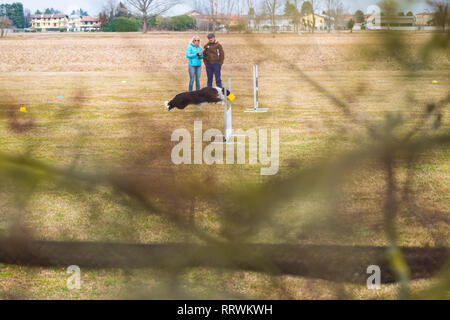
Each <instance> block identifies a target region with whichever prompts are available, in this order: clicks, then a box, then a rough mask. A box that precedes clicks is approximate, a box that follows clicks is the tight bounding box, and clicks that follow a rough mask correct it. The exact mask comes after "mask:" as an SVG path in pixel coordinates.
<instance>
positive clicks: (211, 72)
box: [205, 63, 222, 88]
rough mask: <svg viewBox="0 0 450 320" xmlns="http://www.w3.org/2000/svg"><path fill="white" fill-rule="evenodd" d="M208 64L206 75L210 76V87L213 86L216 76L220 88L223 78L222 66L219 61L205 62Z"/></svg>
mask: <svg viewBox="0 0 450 320" xmlns="http://www.w3.org/2000/svg"><path fill="white" fill-rule="evenodd" d="M205 66H206V75H207V76H208V87H212V84H213V77H214V76H215V77H216V86H217V87H218V88H222V79H221V75H220V74H221V71H222V66H221V65H220V64H218V63H216V64H205Z"/></svg>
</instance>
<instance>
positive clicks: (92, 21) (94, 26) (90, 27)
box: [80, 16, 100, 32]
mask: <svg viewBox="0 0 450 320" xmlns="http://www.w3.org/2000/svg"><path fill="white" fill-rule="evenodd" d="M80 28H81V31H84V32H87V31H99V30H100V19H99V17H91V16H85V17H81V27H80Z"/></svg>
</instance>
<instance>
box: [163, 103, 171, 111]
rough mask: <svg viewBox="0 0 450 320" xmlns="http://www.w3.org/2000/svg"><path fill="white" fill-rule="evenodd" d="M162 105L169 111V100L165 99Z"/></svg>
mask: <svg viewBox="0 0 450 320" xmlns="http://www.w3.org/2000/svg"><path fill="white" fill-rule="evenodd" d="M164 105H165V106H166V108H167V111H170V105H169V101H165V102H164Z"/></svg>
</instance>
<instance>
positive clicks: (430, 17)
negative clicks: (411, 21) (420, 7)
mask: <svg viewBox="0 0 450 320" xmlns="http://www.w3.org/2000/svg"><path fill="white" fill-rule="evenodd" d="M416 24H417V26H421V27H424V26H432V25H434V14H433V13H430V12H421V13H418V14H417V15H416Z"/></svg>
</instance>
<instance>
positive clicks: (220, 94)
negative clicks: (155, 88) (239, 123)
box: [164, 87, 235, 111]
mask: <svg viewBox="0 0 450 320" xmlns="http://www.w3.org/2000/svg"><path fill="white" fill-rule="evenodd" d="M225 94H226V96H227V98H228V99H229V100H230V101H233V100H234V98H235V97H234V95H233V94H232V93H231V92H230V91H229V90H227V91H226V93H225V89H224V88H209V87H208V88H203V89H201V90H199V91H193V92H183V93H180V94H177V95H176V96H175V98H173V99H172V100H171V101H166V102H165V103H164V105H165V106H166V108H167V111H170V110H172V109H175V108H177V109H180V110H183V109H185V108H186V107H187V106H189V105H196V106H203V105H206V104H216V103H219V102H223V101H224V99H225Z"/></svg>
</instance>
